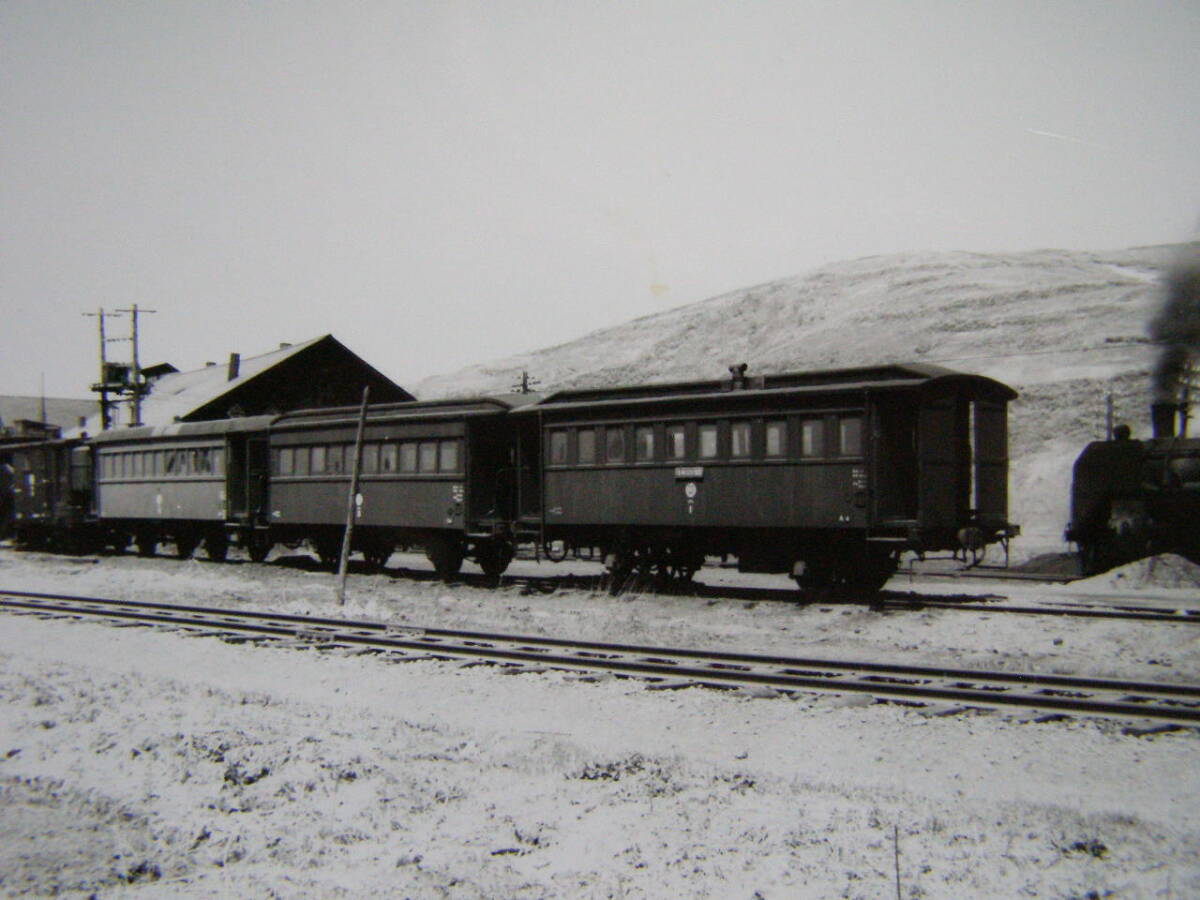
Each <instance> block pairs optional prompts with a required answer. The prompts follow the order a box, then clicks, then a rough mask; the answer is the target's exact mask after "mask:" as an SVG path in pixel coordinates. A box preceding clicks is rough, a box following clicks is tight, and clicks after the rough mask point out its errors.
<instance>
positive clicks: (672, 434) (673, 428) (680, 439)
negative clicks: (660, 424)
mask: <svg viewBox="0 0 1200 900" xmlns="http://www.w3.org/2000/svg"><path fill="white" fill-rule="evenodd" d="M666 434H667V459H683V458H684V457H685V456H687V429H686V427H685V426H683V425H668V426H667V432H666Z"/></svg>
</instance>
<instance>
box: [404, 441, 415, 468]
mask: <svg viewBox="0 0 1200 900" xmlns="http://www.w3.org/2000/svg"><path fill="white" fill-rule="evenodd" d="M400 471H401V472H415V471H417V444H416V441H405V442H404V443H403V444H401V445H400Z"/></svg>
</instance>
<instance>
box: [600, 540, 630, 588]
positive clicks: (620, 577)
mask: <svg viewBox="0 0 1200 900" xmlns="http://www.w3.org/2000/svg"><path fill="white" fill-rule="evenodd" d="M636 567H637V562H636V560H635V558H634V554H633V553H632V552H631V551H629V550H627V549H625V548H619V549H616V550H613V551H611V552H610V553H608V554H607V555H606V556H605V557H604V583H605V586H606V587H607V589H608V592H609V593H610V594H612V595H613V596H614V597H615V596H616V595H617V594H619V593H621V591H623V590H626V589H627V588H628V587H629V586H630V585H631V584H632V582H633V573H634V569H635V568H636Z"/></svg>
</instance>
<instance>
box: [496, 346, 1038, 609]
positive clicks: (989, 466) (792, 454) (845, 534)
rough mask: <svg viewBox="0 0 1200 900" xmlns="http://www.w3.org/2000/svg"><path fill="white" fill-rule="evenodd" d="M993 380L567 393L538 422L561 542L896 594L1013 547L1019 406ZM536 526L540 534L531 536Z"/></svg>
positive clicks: (746, 382) (849, 376)
mask: <svg viewBox="0 0 1200 900" xmlns="http://www.w3.org/2000/svg"><path fill="white" fill-rule="evenodd" d="M1015 396H1016V394H1015V392H1013V391H1012V390H1011V389H1010V388H1008V387H1006V386H1005V385H1002V384H1000V383H999V382H996V381H993V380H991V379H988V378H984V377H980V376H974V375H966V374H961V373H956V372H952V371H949V370H946V369H940V368H937V367H932V366H923V365H911V366H881V367H874V368H863V369H852V370H842V371H828V372H811V373H792V374H781V375H767V376H760V377H757V378H747V377H745V376H744V375H742V374H739V373H738V372H736V371H735V372H734V374H733V377H732V378H731V379H729V380H723V381H714V382H691V383H686V384H669V385H651V386H640V387H630V388H613V389H605V390H577V391H563V392H559V393H556V394H553V395H550V396H548V397H546V398H545V399H544V400H543V401H542V402H540V403H539V404H538V405H537V406H535V407H532V408H530V409H528V410H526V411H524V412H523V413H518V416H531V415H534V414H536V415H537V417H538V422H539V426H540V431H541V440H542V459H543V462H544V470H543V485H542V493H543V496H542V507H541V516H540V519H541V520H540V522H539V525H540V527H541V528H542V530H543V536H544V540H546V541H548V542H552V541H563V542H564V543H565V544H566V545H568V546H575V547H584V546H589V547H600V548H602V549H603V550H604V552H605V554H606V557H607V559H608V562H609V565H610V568H612V569H614V572H615V574H617V575H623V574H625V573H626V572H628V571H631V570H632V569H635V568H642V569H647V568H648V569H653V570H654V571H656V572H657V573H660V574H662V573H666V574H667V575H683V576H685V577H686V576H689V575H690V573H691V572H692V571H694V569H695V568H697V567H698V566H699V565H700V564H701V563H702V561H703V558H704V557H705V556H706V555H711V554H732V555H736V556H737V557H738V562H739V567H740V568H741V569H742V570H744V571H760V572H791V573H792V574H793V575H795V576H796V577H797V580H798V581H799V582H800V583H801V585H802V587H825V586H829V585H835V584H843V585H861V586H863V587H871V586H882V583H883V582H884V581H886V579H887V577H889V576H890V575H891V574H892V573H893V572H894V571H895V568H896V562H897V559H898V557H899V554H900V552H901V551H904V550H915V551H921V552H924V551H934V550H948V549H955V550H957V549H964V548H965V549H967V550H972V551H976V550H979V549H981V548H982V547H984V546H985V545H986V544H988V543H990V542H994V541H998V540H1006V539H1007V538H1008V537H1009V536H1011V535H1012V534H1014V533H1015V531H1016V529H1015V527H1014V526H1011V525H1009V523H1008V521H1007V512H1008V511H1007V476H1008V471H1007V443H1006V440H1007V439H1006V431H1007V424H1006V422H1007V420H1006V415H1007V414H1006V407H1007V403H1008V401H1009V400H1011V399H1012V398H1013V397H1015ZM525 524H526V525H528V524H530V522H529V521H528V519H527V520H526V522H525Z"/></svg>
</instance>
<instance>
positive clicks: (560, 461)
mask: <svg viewBox="0 0 1200 900" xmlns="http://www.w3.org/2000/svg"><path fill="white" fill-rule="evenodd" d="M566 461H567V433H566V432H565V431H562V430H558V431H552V432H550V465H552V466H561V465H564V464H565V463H566Z"/></svg>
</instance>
